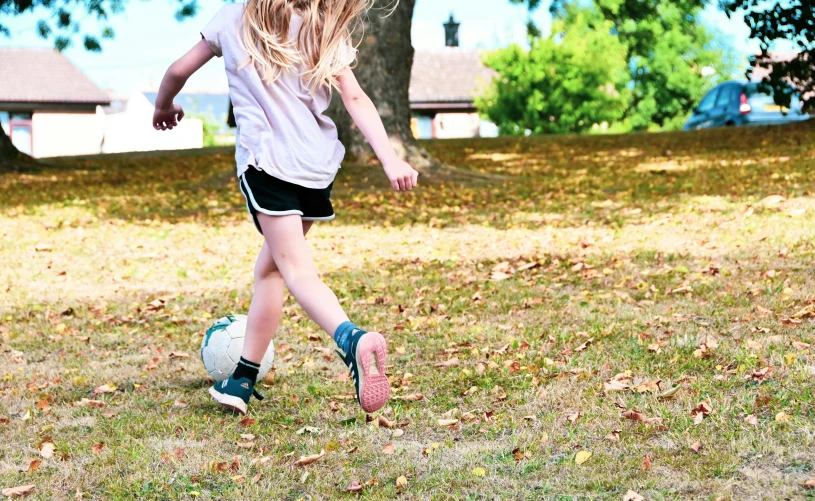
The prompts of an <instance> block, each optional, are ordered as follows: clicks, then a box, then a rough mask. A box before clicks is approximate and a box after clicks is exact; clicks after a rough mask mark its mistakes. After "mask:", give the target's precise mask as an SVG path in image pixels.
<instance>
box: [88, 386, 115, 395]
mask: <svg viewBox="0 0 815 501" xmlns="http://www.w3.org/2000/svg"><path fill="white" fill-rule="evenodd" d="M115 391H116V386H114V385H112V384H103V385H102V386H98V387H96V388H95V389H94V390H93V394H94V395H101V394H103V393H113V392H115Z"/></svg>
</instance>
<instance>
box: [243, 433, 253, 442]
mask: <svg viewBox="0 0 815 501" xmlns="http://www.w3.org/2000/svg"><path fill="white" fill-rule="evenodd" d="M241 438H242V439H244V440H254V439H255V435H254V434H253V433H241Z"/></svg>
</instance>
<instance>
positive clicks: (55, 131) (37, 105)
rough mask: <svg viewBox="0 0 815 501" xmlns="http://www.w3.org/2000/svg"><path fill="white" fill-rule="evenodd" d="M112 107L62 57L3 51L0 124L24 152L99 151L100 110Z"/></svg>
mask: <svg viewBox="0 0 815 501" xmlns="http://www.w3.org/2000/svg"><path fill="white" fill-rule="evenodd" d="M109 103H110V98H109V97H108V95H107V94H106V93H105V92H104V91H102V89H100V88H99V87H97V86H96V84H94V83H93V82H92V81H91V80H90V79H89V78H88V77H87V76H85V75H84V74H83V73H82V72H81V71H79V69H77V67H76V66H74V65H73V64H72V63H71V62H70V61H69V60H68V59H67V58H66V57H65V56H64V55H62V54H61V53H59V52H56V51H53V50H41V49H10V48H0V125H2V127H3V130H4V131H5V133H6V134H7V135H8V136H9V137H10V138H11V142H12V143H14V145H15V146H16V147H17V149H19V150H20V151H22V152H24V153H27V154H29V155H31V156H34V157H52V156H59V155H83V154H89V153H99V151H100V146H101V144H102V136H103V129H102V118H101V116H100V114H99V113H98V112H97V107H98V106H100V105H107V104H109Z"/></svg>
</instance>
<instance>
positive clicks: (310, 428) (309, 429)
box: [297, 426, 320, 435]
mask: <svg viewBox="0 0 815 501" xmlns="http://www.w3.org/2000/svg"><path fill="white" fill-rule="evenodd" d="M305 433H310V434H312V435H319V434H320V429H319V428H316V427H314V426H304V427H302V428H300V429H299V430H297V434H298V435H303V434H305Z"/></svg>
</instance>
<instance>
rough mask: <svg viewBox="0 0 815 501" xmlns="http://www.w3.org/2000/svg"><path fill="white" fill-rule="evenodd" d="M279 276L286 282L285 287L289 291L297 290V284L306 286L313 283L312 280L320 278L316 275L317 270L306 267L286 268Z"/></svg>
mask: <svg viewBox="0 0 815 501" xmlns="http://www.w3.org/2000/svg"><path fill="white" fill-rule="evenodd" d="M281 276H282V277H283V280H284V281H285V282H286V285H287V286H288V287H289V288H290V289H291V288H297V285H298V284H307V283H311V282H313V281H314V280H319V279H320V277H319V276H318V275H317V270H315V269H314V268H312V267H308V266H304V267H296V266H290V267H286V268H285V269H284V270H283V271H282V272H281Z"/></svg>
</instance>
